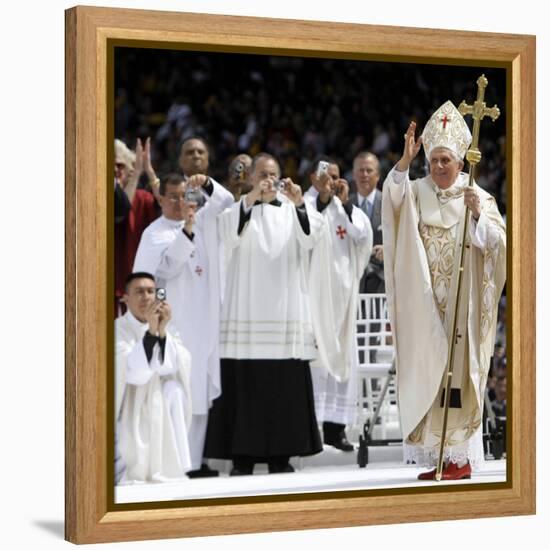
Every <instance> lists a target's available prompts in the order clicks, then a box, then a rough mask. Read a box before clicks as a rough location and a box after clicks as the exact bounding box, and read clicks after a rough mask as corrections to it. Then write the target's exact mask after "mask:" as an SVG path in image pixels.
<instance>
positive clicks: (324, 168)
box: [316, 160, 330, 178]
mask: <svg viewBox="0 0 550 550" xmlns="http://www.w3.org/2000/svg"><path fill="white" fill-rule="evenodd" d="M329 164H330V163H328V162H327V161H326V160H320V161H319V164H318V165H317V172H316V174H317V177H318V178H319V177H321V174H326V173H327V172H328V167H329Z"/></svg>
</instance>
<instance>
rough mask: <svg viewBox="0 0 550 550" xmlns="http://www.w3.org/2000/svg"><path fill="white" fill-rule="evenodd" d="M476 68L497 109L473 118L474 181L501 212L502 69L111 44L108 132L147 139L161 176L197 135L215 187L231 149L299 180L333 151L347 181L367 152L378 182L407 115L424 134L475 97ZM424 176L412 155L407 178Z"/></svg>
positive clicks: (396, 150)
mask: <svg viewBox="0 0 550 550" xmlns="http://www.w3.org/2000/svg"><path fill="white" fill-rule="evenodd" d="M481 74H485V75H486V76H487V78H488V80H489V86H488V88H487V90H486V102H487V105H488V106H490V107H491V106H493V104H495V103H496V104H498V106H499V108H500V110H501V116H500V118H499V119H498V120H497V121H496V122H495V123H493V122H491V121H490V119H485V120H484V122H483V123H482V128H481V140H480V149H481V151H482V153H483V159H482V161H481V163H480V164H479V165H478V173H477V175H476V179H477V181H478V183H479V184H480V185H481V186H482V187H484V188H485V189H486V190H487V191H489V192H490V193H491V194H492V195H494V196H495V197H496V199H497V201H498V204H499V208H500V209H501V211H502V212H504V211H505V206H506V193H505V188H506V186H505V179H506V159H505V151H506V147H505V142H506V72H505V70H504V69H492V68H487V67H460V66H443V65H428V64H405V63H392V62H373V61H355V60H353V61H351V60H339V59H315V58H300V57H277V56H266V55H252V54H227V53H204V52H193V51H169V50H157V49H140V48H126V47H117V48H115V98H116V99H115V137H118V138H120V139H122V140H123V141H125V142H126V143H127V144H128V145H129V146H130V147H131V148H134V147H135V140H136V138H137V137H141V138H145V137H148V136H151V139H152V149H153V161H154V165H155V168H156V170H157V172H158V173H159V175H162V174H165V173H167V172H170V171H174V170H177V169H178V164H177V159H178V155H179V149H180V146H181V142H182V141H183V140H184V139H185V138H187V137H190V136H200V137H202V138H204V139H205V140H206V141H207V143H208V145H209V149H210V174H211V175H212V176H213V177H214V178H216V179H217V180H218V181H220V182H223V181H224V180H225V177H226V172H227V166H228V164H229V162H230V160H231V159H232V158H233V156H235V155H236V154H238V153H240V152H246V153H249V154H250V155H252V156H253V155H254V154H256V153H258V152H260V151H267V152H269V153H271V154H273V155H274V156H275V157H277V158H278V159H279V161H280V163H281V168H282V171H283V174H284V175H285V176H288V177H291V178H292V179H293V180H294V181H296V182H298V183H300V184H302V185H303V186H304V187H307V186H308V184H307V173H308V170H309V168H310V167H311V162H312V160H313V159H314V158H315V157H316V156H317V155H318V154H328V155H331V156H333V157H335V158H336V159H337V160H338V162H339V164H340V169H341V172H342V174H343V175H345V177H346V178H347V179H348V181H349V182H350V183H351V184H352V187H353V182H352V178H351V168H352V161H353V158H354V156H355V155H356V154H357V153H358V152H359V151H362V150H369V151H372V152H374V153H375V154H376V155H377V156H378V157H379V158H380V161H381V167H382V178H381V181H380V185H381V184H382V181H383V179H384V177H385V174H386V173H387V171H388V170H389V169H390V168H391V167H392V165H393V164H394V163H395V162H396V161H397V160H398V159H399V156H400V154H401V151H402V146H403V133H404V131H405V130H406V128H407V126H408V124H409V121H410V120H416V121H417V128H418V132H421V131H422V129H423V127H424V124H425V123H426V122H427V119H428V118H429V117H430V116H431V114H432V113H433V112H434V111H435V110H436V109H437V108H438V107H439V106H440V105H441V104H443V103H444V102H445V101H447V100H448V99H450V100H451V101H452V102H453V103H454V104H455V105H456V106H458V105H459V103H460V102H461V101H462V100H463V99H465V100H466V101H467V102H468V103H472V102H473V101H474V100H475V97H476V94H477V85H476V80H477V78H478V77H479V76H480V75H481ZM467 122H468V124H469V125H470V127H471V124H472V121H471V117H467ZM424 171H425V167H424V155H423V154H422V153H421V154H419V156H418V158H417V160H416V161H415V164H414V165H413V167H412V175H413V177H416V176H420V175H424Z"/></svg>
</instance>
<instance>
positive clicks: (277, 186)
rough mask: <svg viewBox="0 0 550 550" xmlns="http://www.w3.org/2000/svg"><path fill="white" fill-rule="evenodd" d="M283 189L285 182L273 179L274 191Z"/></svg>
mask: <svg viewBox="0 0 550 550" xmlns="http://www.w3.org/2000/svg"><path fill="white" fill-rule="evenodd" d="M284 189H285V182H284V181H283V180H275V181H274V182H273V190H274V191H284Z"/></svg>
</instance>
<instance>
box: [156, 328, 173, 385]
mask: <svg viewBox="0 0 550 550" xmlns="http://www.w3.org/2000/svg"><path fill="white" fill-rule="evenodd" d="M151 369H153V370H154V371H155V372H158V373H159V374H160V375H161V376H166V375H168V374H174V373H175V372H177V371H178V365H177V358H176V354H175V352H174V345H173V342H172V337H171V336H170V334H168V333H166V342H165V344H164V359H163V360H162V361H161V356H160V345H159V344H158V343H157V344H155V347H154V348H153V357H151Z"/></svg>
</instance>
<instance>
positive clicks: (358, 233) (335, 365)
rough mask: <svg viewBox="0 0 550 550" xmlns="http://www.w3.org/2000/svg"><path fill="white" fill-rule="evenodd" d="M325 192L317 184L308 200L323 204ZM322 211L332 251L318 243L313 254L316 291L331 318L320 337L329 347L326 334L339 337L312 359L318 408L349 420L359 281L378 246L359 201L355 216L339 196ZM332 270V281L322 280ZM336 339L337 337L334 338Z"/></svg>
mask: <svg viewBox="0 0 550 550" xmlns="http://www.w3.org/2000/svg"><path fill="white" fill-rule="evenodd" d="M318 195H319V193H318V191H317V190H316V189H315V188H314V187H311V188H310V189H309V190H308V191H307V192H306V193H305V195H304V199H305V200H306V201H307V202H308V203H309V204H310V206H311V207H312V208H314V209H316V208H317V197H318ZM321 215H322V216H323V218H324V219H325V239H326V242H327V243H328V250H326V251H325V250H322V249H321V247H317V248H316V249H315V251H314V253H313V254H312V258H311V270H310V274H311V276H310V284H309V287H310V294H311V303H312V314H313V318H314V319H316V320H318V323H317V324H321V323H323V322H325V323H326V322H328V323H329V326H328V327H324V329H323V330H322V332H321V336H320V337H318V338H317V342H323V343H324V344H325V345H323V346H319V349H320V350H323V351H326V350H327V349H328V346H327V345H326V344H327V342H326V335H327V334H330V335H331V336H332V335H334V336H335V337H336V339H335V340H336V341H335V342H333V345H332V349H331V351H330V352H329V353H328V354H327V353H320V354H319V355H320V357H319V360H317V361H315V362H313V363H312V367H316V368H312V371H311V372H312V378H313V387H314V392H315V408H316V413H317V419H318V420H319V421H331V422H336V423H339V424H349V423H352V422H353V421H354V418H355V415H356V412H357V406H356V400H357V364H358V354H357V325H356V319H357V303H358V296H359V295H358V292H359V281H360V279H361V276H362V274H363V271H364V269H365V267H366V265H367V263H368V261H369V258H370V254H371V251H372V228H371V224H370V221H369V219H368V217H367V215H366V214H365V213H364V212H363V211H362V210H360V209H359V208H357V207H355V206H353V208H352V213H351V220H350V219H349V216H348V214H347V213H346V211H345V210H344V207H343V205H342V202H341V201H340V199H338V197H333V198H332V200H331V201H330V203H329V204H328V206H327V207H326V208H325V209H324V210H323V211H322V213H321ZM321 272H326V273H327V276H328V278H329V280H330V284H329V285H328V286H323V285H319V284H318V281H317V279H318V277H319V273H321ZM331 340H332V341H333V339H331Z"/></svg>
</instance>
